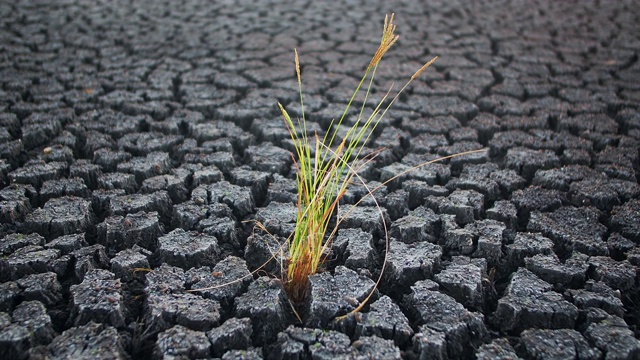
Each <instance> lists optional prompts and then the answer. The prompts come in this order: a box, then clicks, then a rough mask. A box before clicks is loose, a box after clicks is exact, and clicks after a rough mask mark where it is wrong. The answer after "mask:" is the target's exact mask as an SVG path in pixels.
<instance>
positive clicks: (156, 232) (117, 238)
mask: <svg viewBox="0 0 640 360" xmlns="http://www.w3.org/2000/svg"><path fill="white" fill-rule="evenodd" d="M96 228H97V233H98V242H99V243H101V244H104V245H105V246H106V247H107V248H108V249H109V250H110V251H111V252H116V251H120V250H125V249H130V248H131V247H133V246H134V245H139V246H142V247H143V248H145V249H147V250H149V251H156V249H157V247H158V238H159V237H160V236H162V235H163V226H162V224H161V223H160V219H159V217H158V213H157V212H155V211H154V212H144V211H141V212H137V213H135V214H126V215H125V216H121V215H115V216H110V217H108V218H106V219H105V220H104V221H103V222H101V223H100V224H98V226H97V227H96Z"/></svg>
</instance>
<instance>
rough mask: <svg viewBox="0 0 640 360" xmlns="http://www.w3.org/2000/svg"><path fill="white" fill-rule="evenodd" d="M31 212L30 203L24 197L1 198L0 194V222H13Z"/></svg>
mask: <svg viewBox="0 0 640 360" xmlns="http://www.w3.org/2000/svg"><path fill="white" fill-rule="evenodd" d="M30 212H31V203H30V202H29V199H27V198H26V197H22V198H17V199H12V200H2V195H0V224H7V225H8V224H13V223H15V222H17V221H21V220H22V219H24V217H25V216H26V215H27V214H29V213H30Z"/></svg>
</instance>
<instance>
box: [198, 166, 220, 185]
mask: <svg viewBox="0 0 640 360" xmlns="http://www.w3.org/2000/svg"><path fill="white" fill-rule="evenodd" d="M222 179H223V175H222V171H220V170H219V169H218V168H217V167H215V166H213V165H210V166H202V167H201V168H200V169H198V170H196V171H194V172H193V181H192V185H193V186H194V187H198V186H200V185H209V184H213V183H216V182H218V181H220V180H222Z"/></svg>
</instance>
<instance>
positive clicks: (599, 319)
mask: <svg viewBox="0 0 640 360" xmlns="http://www.w3.org/2000/svg"><path fill="white" fill-rule="evenodd" d="M586 322H587V324H588V326H587V329H586V330H585V331H584V337H585V338H586V339H587V340H588V341H589V342H590V343H592V344H594V345H595V346H596V347H597V348H598V349H600V351H602V353H603V354H604V358H605V359H628V360H631V359H637V358H638V357H639V356H640V340H638V339H636V338H635V337H634V334H633V331H631V329H629V326H628V325H627V323H626V322H625V321H624V320H623V319H622V318H619V317H617V316H613V315H609V314H607V313H606V312H604V310H600V309H589V311H588V313H587V314H586Z"/></svg>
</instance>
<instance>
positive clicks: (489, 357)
mask: <svg viewBox="0 0 640 360" xmlns="http://www.w3.org/2000/svg"><path fill="white" fill-rule="evenodd" d="M475 355H476V359H478V360H521V358H520V357H518V355H517V354H516V351H515V350H514V349H513V347H512V346H511V344H509V340H507V339H506V338H499V339H495V340H493V341H492V342H490V343H488V344H484V345H482V346H480V347H479V348H478V351H476V354H475Z"/></svg>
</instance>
